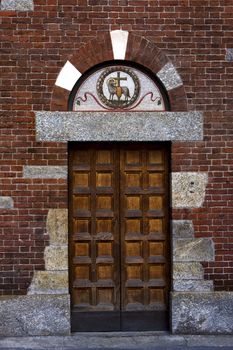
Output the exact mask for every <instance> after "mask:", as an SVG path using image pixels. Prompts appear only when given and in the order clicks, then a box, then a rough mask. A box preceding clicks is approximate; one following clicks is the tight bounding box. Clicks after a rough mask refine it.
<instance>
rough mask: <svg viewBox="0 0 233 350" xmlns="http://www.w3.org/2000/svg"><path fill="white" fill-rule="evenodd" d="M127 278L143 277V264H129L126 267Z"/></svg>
mask: <svg viewBox="0 0 233 350" xmlns="http://www.w3.org/2000/svg"><path fill="white" fill-rule="evenodd" d="M126 273H127V280H129V279H133V280H141V279H142V265H127V267H126Z"/></svg>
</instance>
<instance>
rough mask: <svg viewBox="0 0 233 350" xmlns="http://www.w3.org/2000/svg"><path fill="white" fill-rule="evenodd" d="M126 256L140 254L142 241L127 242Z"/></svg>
mask: <svg viewBox="0 0 233 350" xmlns="http://www.w3.org/2000/svg"><path fill="white" fill-rule="evenodd" d="M125 248H126V256H129V257H130V256H141V255H142V242H127V243H126V244H125Z"/></svg>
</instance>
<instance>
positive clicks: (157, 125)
mask: <svg viewBox="0 0 233 350" xmlns="http://www.w3.org/2000/svg"><path fill="white" fill-rule="evenodd" d="M36 139H37V141H60V142H67V141H156V140H158V141H166V140H180V141H182V140H183V141H185V140H202V139H203V114H202V113H201V112H196V111H194V112H156V113H154V112H137V113H133V112H132V113H130V112H127V113H125V112H121V113H118V112H111V113H108V112H95V113H93V112H36Z"/></svg>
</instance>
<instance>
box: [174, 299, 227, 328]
mask: <svg viewBox="0 0 233 350" xmlns="http://www.w3.org/2000/svg"><path fill="white" fill-rule="evenodd" d="M171 309H172V310H171V317H172V333H176V334H233V292H187V293H186V292H173V293H171Z"/></svg>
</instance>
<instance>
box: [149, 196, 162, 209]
mask: <svg viewBox="0 0 233 350" xmlns="http://www.w3.org/2000/svg"><path fill="white" fill-rule="evenodd" d="M163 207H164V206H163V197H162V196H150V197H149V210H162V209H163Z"/></svg>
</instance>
